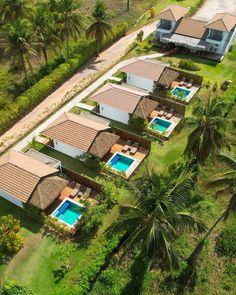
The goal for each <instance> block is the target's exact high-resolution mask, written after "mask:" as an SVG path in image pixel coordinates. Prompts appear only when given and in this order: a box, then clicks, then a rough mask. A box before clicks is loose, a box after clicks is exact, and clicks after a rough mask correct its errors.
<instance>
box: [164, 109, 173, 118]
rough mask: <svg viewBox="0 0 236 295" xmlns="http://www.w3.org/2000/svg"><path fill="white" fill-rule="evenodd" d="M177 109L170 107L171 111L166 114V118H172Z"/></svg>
mask: <svg viewBox="0 0 236 295" xmlns="http://www.w3.org/2000/svg"><path fill="white" fill-rule="evenodd" d="M174 112H175V110H174V109H170V111H169V113H168V114H167V115H166V119H171V118H172V117H173V115H174Z"/></svg>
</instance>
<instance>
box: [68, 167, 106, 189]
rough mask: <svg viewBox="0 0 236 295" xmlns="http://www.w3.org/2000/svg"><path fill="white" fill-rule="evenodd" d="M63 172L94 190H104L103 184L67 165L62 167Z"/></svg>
mask: <svg viewBox="0 0 236 295" xmlns="http://www.w3.org/2000/svg"><path fill="white" fill-rule="evenodd" d="M62 172H63V173H65V174H66V175H68V176H69V178H70V179H71V180H73V181H76V182H78V183H80V184H82V185H84V186H87V187H90V188H91V189H92V190H94V191H96V192H97V193H99V194H100V193H102V191H103V187H102V185H101V184H99V183H97V182H96V181H94V180H92V179H90V178H87V177H85V176H83V175H80V174H78V173H76V172H74V171H72V170H69V169H67V168H65V167H62Z"/></svg>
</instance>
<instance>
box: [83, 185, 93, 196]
mask: <svg viewBox="0 0 236 295" xmlns="http://www.w3.org/2000/svg"><path fill="white" fill-rule="evenodd" d="M91 193H92V189H91V188H90V187H87V188H86V191H85V193H84V194H85V195H87V196H88V197H90V195H91Z"/></svg>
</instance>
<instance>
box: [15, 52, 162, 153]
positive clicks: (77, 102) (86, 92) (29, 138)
mask: <svg viewBox="0 0 236 295" xmlns="http://www.w3.org/2000/svg"><path fill="white" fill-rule="evenodd" d="M162 55H163V54H162V53H158V54H151V55H145V56H141V57H139V59H146V58H156V57H161V56H162ZM134 60H136V58H131V59H128V60H124V61H122V62H120V63H118V64H117V65H115V66H114V67H113V68H112V69H111V70H109V71H108V72H106V74H104V75H103V76H102V77H100V78H99V79H98V80H96V81H95V82H94V83H93V84H91V85H90V86H89V87H87V88H86V89H85V90H84V91H82V92H81V93H80V94H78V95H77V96H76V97H75V98H73V99H72V100H71V101H70V102H69V103H67V104H66V105H65V106H64V107H62V108H61V109H60V110H59V111H57V112H56V113H54V114H53V115H52V116H51V117H50V118H49V119H47V120H46V121H45V122H43V123H42V124H40V125H39V126H38V127H37V128H36V129H34V130H33V131H32V132H31V133H30V134H29V135H27V136H26V137H25V138H23V139H22V140H21V141H20V142H19V143H18V144H16V145H15V146H14V149H15V150H17V151H21V150H22V149H23V148H24V147H26V146H27V144H28V143H29V142H31V141H32V139H33V138H34V137H36V136H37V135H39V134H40V133H41V132H42V131H43V130H44V129H45V128H46V127H47V126H48V125H49V124H50V123H52V122H53V121H54V120H55V119H56V118H58V117H59V116H60V115H61V114H62V113H64V112H68V111H69V110H70V109H71V108H72V107H73V106H79V105H80V101H81V100H83V99H84V98H86V97H87V96H88V95H90V94H91V93H92V92H93V91H94V90H96V89H97V88H98V87H99V86H100V85H101V84H102V83H104V82H105V81H106V80H107V79H109V78H110V77H111V76H112V75H113V74H115V73H116V72H117V71H118V70H119V69H120V68H122V67H124V66H126V65H128V64H130V63H131V62H133V61H134Z"/></svg>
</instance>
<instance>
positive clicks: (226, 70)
mask: <svg viewBox="0 0 236 295" xmlns="http://www.w3.org/2000/svg"><path fill="white" fill-rule="evenodd" d="M188 58H191V59H192V60H193V61H194V62H196V63H197V64H198V65H199V67H200V70H199V71H194V72H193V73H194V74H197V75H200V76H203V77H205V78H206V79H209V80H211V81H212V82H219V83H221V82H223V81H225V80H228V79H234V78H235V75H236V67H235V63H236V46H234V48H233V50H232V52H229V53H228V54H227V56H226V57H225V58H224V59H223V61H222V62H215V61H212V60H209V59H204V58H201V57H197V56H193V55H188V54H176V55H174V56H171V57H170V56H169V57H162V58H161V60H162V61H166V62H172V63H176V64H178V63H179V60H180V59H188Z"/></svg>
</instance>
